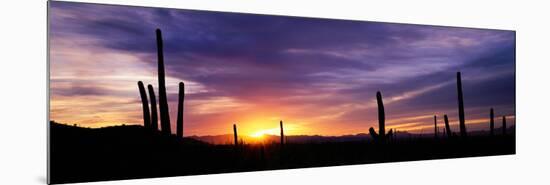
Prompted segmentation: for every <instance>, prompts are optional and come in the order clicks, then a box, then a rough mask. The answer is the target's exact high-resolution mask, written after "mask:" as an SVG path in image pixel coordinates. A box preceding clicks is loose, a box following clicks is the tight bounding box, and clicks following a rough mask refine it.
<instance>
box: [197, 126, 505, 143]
mask: <svg viewBox="0 0 550 185" xmlns="http://www.w3.org/2000/svg"><path fill="white" fill-rule="evenodd" d="M500 133H502V127H500V128H495V134H500ZM508 133H510V134H512V133H515V125H514V126H511V127H508ZM453 134H456V133H453ZM488 134H489V131H486V130H481V131H470V132H468V135H471V136H480V135H488ZM285 137H286V138H285V140H286V142H289V143H324V142H360V141H370V140H371V139H372V138H371V136H370V135H369V134H366V133H359V134H354V135H353V134H350V135H342V136H322V135H290V136H285ZM394 137H395V138H396V139H407V138H431V137H434V135H433V133H424V134H415V133H409V132H406V131H398V132H396V133H395V136H394ZM439 137H444V133H443V132H440V133H439ZM190 138H193V139H196V140H200V141H204V142H207V143H211V144H233V139H234V138H233V135H232V134H223V135H208V136H196V135H194V136H190ZM239 140H243V141H244V142H245V143H262V142H263V143H279V142H280V137H279V136H278V135H263V136H262V137H261V138H256V137H251V136H248V135H244V136H239Z"/></svg>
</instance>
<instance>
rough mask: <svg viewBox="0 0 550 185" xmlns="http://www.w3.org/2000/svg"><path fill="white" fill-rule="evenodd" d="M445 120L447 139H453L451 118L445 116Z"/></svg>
mask: <svg viewBox="0 0 550 185" xmlns="http://www.w3.org/2000/svg"><path fill="white" fill-rule="evenodd" d="M443 119H444V121H445V132H446V133H447V137H449V138H450V137H451V136H452V134H453V133H452V132H451V126H449V118H448V117H447V114H445V115H443Z"/></svg>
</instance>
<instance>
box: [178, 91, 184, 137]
mask: <svg viewBox="0 0 550 185" xmlns="http://www.w3.org/2000/svg"><path fill="white" fill-rule="evenodd" d="M184 97H185V84H183V82H180V83H179V94H178V120H177V122H176V126H177V128H176V136H178V137H183V99H184Z"/></svg>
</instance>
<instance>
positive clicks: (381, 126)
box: [369, 91, 393, 142]
mask: <svg viewBox="0 0 550 185" xmlns="http://www.w3.org/2000/svg"><path fill="white" fill-rule="evenodd" d="M376 102H377V104H378V133H376V131H375V130H374V128H372V127H370V128H369V133H370V135H371V137H372V138H373V139H374V140H377V141H380V142H385V141H386V139H387V138H386V137H388V138H391V137H392V135H393V130H391V129H390V131H389V132H388V134H386V113H385V111H384V102H383V101H382V93H380V91H378V92H376Z"/></svg>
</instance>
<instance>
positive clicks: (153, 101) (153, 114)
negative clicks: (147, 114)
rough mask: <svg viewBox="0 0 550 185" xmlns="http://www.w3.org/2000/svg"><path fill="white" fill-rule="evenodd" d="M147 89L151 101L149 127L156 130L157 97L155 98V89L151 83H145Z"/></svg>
mask: <svg viewBox="0 0 550 185" xmlns="http://www.w3.org/2000/svg"><path fill="white" fill-rule="evenodd" d="M147 90H149V100H150V101H151V127H152V129H153V130H155V131H157V130H158V114H157V99H156V98H155V90H154V89H153V85H151V84H149V85H147Z"/></svg>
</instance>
